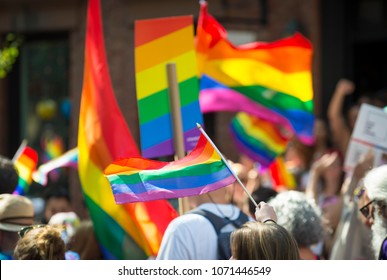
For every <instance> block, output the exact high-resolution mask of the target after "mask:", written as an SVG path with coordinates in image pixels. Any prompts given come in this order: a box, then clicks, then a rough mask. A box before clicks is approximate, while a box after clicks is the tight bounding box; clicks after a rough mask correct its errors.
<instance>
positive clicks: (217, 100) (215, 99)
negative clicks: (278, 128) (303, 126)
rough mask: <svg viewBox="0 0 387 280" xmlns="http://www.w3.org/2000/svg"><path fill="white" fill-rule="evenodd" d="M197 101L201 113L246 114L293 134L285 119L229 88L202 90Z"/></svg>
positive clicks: (292, 129)
mask: <svg viewBox="0 0 387 280" xmlns="http://www.w3.org/2000/svg"><path fill="white" fill-rule="evenodd" d="M199 101H200V108H201V110H202V112H203V113H208V112H216V111H231V112H246V113H248V114H250V115H253V116H256V117H258V118H261V119H264V120H268V121H270V122H273V123H276V124H280V125H282V126H284V127H285V128H286V129H287V130H289V131H293V132H294V128H293V127H292V125H291V124H290V122H289V120H287V119H286V118H285V117H283V116H281V115H280V114H278V113H276V112H274V111H272V110H270V109H268V108H266V107H264V106H262V105H260V104H258V103H256V102H254V101H252V100H250V99H249V98H247V97H246V96H244V95H242V94H240V93H239V92H237V91H235V90H232V89H229V88H215V89H202V90H201V91H200V96H199Z"/></svg>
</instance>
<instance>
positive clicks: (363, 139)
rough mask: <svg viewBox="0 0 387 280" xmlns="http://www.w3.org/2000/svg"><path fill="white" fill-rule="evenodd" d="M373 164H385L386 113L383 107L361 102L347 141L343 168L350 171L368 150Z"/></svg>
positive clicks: (386, 147)
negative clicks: (372, 156)
mask: <svg viewBox="0 0 387 280" xmlns="http://www.w3.org/2000/svg"><path fill="white" fill-rule="evenodd" d="M370 149H371V150H372V151H373V154H374V166H380V165H383V164H387V113H386V112H385V111H383V109H381V108H378V107H375V106H372V105H369V104H362V105H361V107H360V111H359V115H358V117H357V120H356V124H355V128H354V131H353V133H352V136H351V140H350V142H349V146H348V150H347V154H346V158H345V163H344V169H345V171H346V172H352V171H353V169H354V167H355V164H356V163H357V162H358V161H359V159H360V157H361V156H362V155H364V154H366V153H367V152H368V151H369V150H370Z"/></svg>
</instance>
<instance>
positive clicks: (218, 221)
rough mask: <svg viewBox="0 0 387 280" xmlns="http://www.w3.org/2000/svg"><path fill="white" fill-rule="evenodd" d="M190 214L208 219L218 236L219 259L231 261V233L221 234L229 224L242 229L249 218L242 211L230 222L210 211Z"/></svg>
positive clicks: (198, 210) (196, 211)
mask: <svg viewBox="0 0 387 280" xmlns="http://www.w3.org/2000/svg"><path fill="white" fill-rule="evenodd" d="M189 213H190V214H199V215H202V216H203V217H205V218H207V219H208V220H209V221H210V222H211V224H212V226H213V227H214V229H215V231H216V234H217V235H218V259H219V260H229V259H230V257H231V247H230V236H231V232H221V230H222V228H223V227H225V226H226V225H228V224H232V225H233V226H234V227H235V229H237V228H240V227H241V226H242V225H243V224H244V223H246V222H248V221H249V217H248V216H247V215H246V214H245V213H243V212H242V211H240V214H239V216H238V218H236V219H235V220H230V219H228V218H222V217H219V216H217V215H215V214H213V213H211V212H209V211H206V210H202V209H196V210H192V211H190V212H189Z"/></svg>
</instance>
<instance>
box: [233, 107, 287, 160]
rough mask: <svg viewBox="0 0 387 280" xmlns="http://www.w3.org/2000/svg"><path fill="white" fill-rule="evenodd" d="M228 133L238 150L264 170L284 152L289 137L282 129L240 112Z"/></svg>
mask: <svg viewBox="0 0 387 280" xmlns="http://www.w3.org/2000/svg"><path fill="white" fill-rule="evenodd" d="M230 131H231V136H232V138H233V140H234V142H235V145H236V147H237V148H238V150H239V151H240V152H241V153H243V154H245V155H246V156H248V157H249V158H250V159H252V160H254V161H256V162H259V163H260V164H261V166H262V167H264V168H268V167H269V166H270V165H271V164H272V163H273V161H274V160H275V158H276V157H277V156H279V155H282V154H283V153H284V152H285V150H286V146H287V144H288V142H289V140H290V137H291V135H290V133H289V132H288V131H286V130H285V129H284V128H283V127H281V126H279V125H277V124H275V123H271V122H268V121H265V120H263V119H260V118H257V117H254V116H251V115H249V114H246V113H242V112H241V113H238V114H237V115H236V116H235V117H234V118H233V120H232V121H231V126H230Z"/></svg>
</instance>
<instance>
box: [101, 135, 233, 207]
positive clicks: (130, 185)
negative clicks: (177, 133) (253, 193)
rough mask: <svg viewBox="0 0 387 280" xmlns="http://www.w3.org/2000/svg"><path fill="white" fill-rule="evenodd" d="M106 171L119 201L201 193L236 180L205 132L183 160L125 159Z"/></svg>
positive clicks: (167, 197)
mask: <svg viewBox="0 0 387 280" xmlns="http://www.w3.org/2000/svg"><path fill="white" fill-rule="evenodd" d="M105 175H106V177H107V178H108V179H109V182H110V184H111V187H112V189H113V193H114V197H115V199H116V202H117V203H119V204H121V203H128V202H136V201H148V200H154V199H169V198H178V197H186V196H193V195H200V194H204V193H207V192H211V191H214V190H217V189H219V188H222V187H225V186H227V185H229V184H231V183H233V182H234V181H235V177H234V175H233V174H232V173H231V171H230V169H229V168H228V167H227V165H226V163H225V162H224V161H223V160H222V158H221V157H220V155H219V154H218V152H217V151H216V150H215V149H214V147H213V146H212V144H211V143H210V142H209V141H208V140H207V138H206V137H205V136H204V135H203V134H201V135H200V138H199V141H198V142H197V145H196V147H195V148H194V149H193V150H192V151H191V152H190V153H189V154H188V155H187V156H186V157H184V158H182V159H180V160H177V161H174V162H161V161H154V160H149V159H145V158H127V159H122V160H118V161H116V162H114V163H112V164H111V165H109V166H108V167H107V168H106V170H105Z"/></svg>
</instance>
